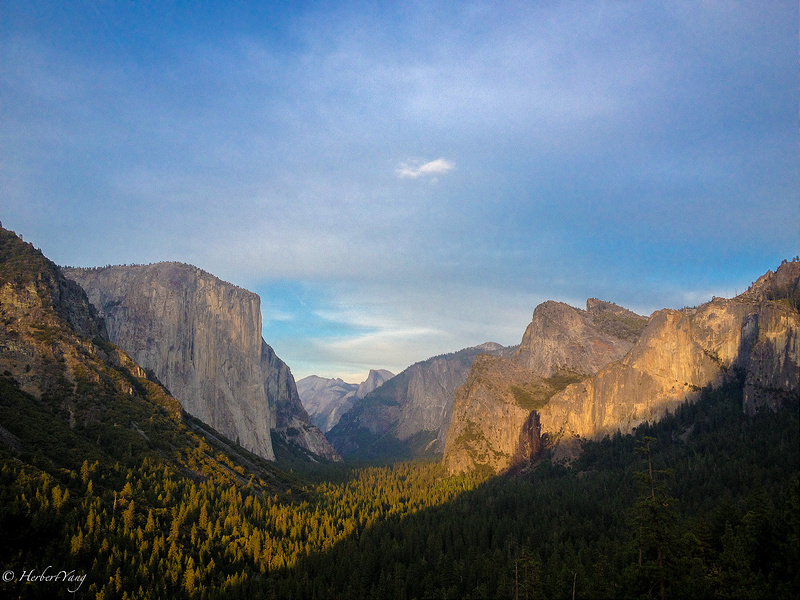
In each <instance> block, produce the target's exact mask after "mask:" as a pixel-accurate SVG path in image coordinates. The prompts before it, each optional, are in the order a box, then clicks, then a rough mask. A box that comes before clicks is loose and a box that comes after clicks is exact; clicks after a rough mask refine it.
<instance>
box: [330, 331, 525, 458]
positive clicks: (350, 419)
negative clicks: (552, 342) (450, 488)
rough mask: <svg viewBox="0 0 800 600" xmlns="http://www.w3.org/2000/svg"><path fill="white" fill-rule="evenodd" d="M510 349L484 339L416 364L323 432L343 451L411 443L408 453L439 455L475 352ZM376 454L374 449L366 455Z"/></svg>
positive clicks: (381, 449) (380, 450)
mask: <svg viewBox="0 0 800 600" xmlns="http://www.w3.org/2000/svg"><path fill="white" fill-rule="evenodd" d="M514 351H515V348H511V349H509V348H505V347H504V346H501V345H500V344H496V343H493V342H489V343H486V344H482V345H480V346H474V347H472V348H466V349H464V350H460V351H459V352H454V353H451V354H444V355H441V356H435V357H433V358H429V359H428V360H425V361H422V362H419V363H416V364H414V365H412V366H410V367H409V368H407V369H405V370H404V371H403V372H402V373H400V374H399V375H397V376H395V377H393V378H392V379H390V380H389V381H387V382H386V383H384V384H383V385H382V386H380V387H379V388H377V389H376V390H375V391H373V392H371V393H369V394H367V395H366V396H365V397H364V398H363V399H362V400H361V401H359V402H356V403H355V404H354V406H353V408H351V409H350V410H349V411H348V412H347V413H346V414H345V415H343V416H342V418H341V420H340V421H339V423H338V425H336V427H334V428H333V429H331V431H330V432H329V434H328V437H329V439H330V440H331V443H332V444H333V445H334V447H335V448H336V449H337V450H338V451H339V452H340V453H342V454H358V453H360V452H363V448H364V447H366V446H369V447H370V449H371V450H370V452H372V453H383V454H385V455H391V454H392V452H394V450H393V448H398V447H400V448H402V447H404V445H405V446H407V445H408V444H409V443H412V442H413V443H414V444H415V445H414V447H413V448H408V447H406V449H405V450H404V451H406V452H407V453H408V454H407V455H408V456H416V455H419V454H421V453H431V454H434V455H435V454H441V452H442V451H443V449H444V443H445V437H446V435H447V429H448V427H449V424H450V418H451V416H452V413H453V395H454V394H455V390H456V389H457V388H458V387H459V386H460V385H462V384H463V383H464V381H465V380H466V378H467V375H468V374H469V369H470V367H471V366H472V362H473V361H474V360H475V357H476V356H478V355H480V354H484V353H491V354H495V355H505V356H510V355H511V354H512V353H513V352H514ZM371 455H375V454H371Z"/></svg>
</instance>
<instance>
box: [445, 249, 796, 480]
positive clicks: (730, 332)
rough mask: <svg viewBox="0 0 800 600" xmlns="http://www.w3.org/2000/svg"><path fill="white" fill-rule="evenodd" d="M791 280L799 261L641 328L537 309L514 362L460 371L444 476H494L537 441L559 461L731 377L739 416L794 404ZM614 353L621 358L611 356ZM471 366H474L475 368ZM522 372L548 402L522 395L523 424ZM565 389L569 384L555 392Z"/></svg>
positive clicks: (601, 316)
mask: <svg viewBox="0 0 800 600" xmlns="http://www.w3.org/2000/svg"><path fill="white" fill-rule="evenodd" d="M798 280H800V262H797V261H795V262H791V263H787V262H784V263H783V264H782V265H781V266H780V268H779V269H778V270H777V272H775V273H772V272H770V273H767V274H766V275H765V276H763V277H762V278H760V279H759V280H758V281H757V282H756V283H755V284H754V285H753V286H752V287H751V288H750V290H748V291H747V292H745V293H744V294H742V295H740V296H737V297H736V298H733V299H730V300H726V299H723V298H714V299H713V300H711V301H710V302H708V303H706V304H703V305H701V306H699V307H696V308H691V309H684V310H680V311H678V310H661V311H657V312H655V313H653V315H651V317H650V319H649V321H647V323H646V326H645V327H644V328H642V327H641V324H642V322H643V320H642V318H641V317H638V316H637V315H634V314H633V313H630V311H625V309H620V308H619V307H614V306H613V305H609V304H608V303H601V302H600V301H597V300H589V301H588V302H587V311H585V313H583V314H582V311H577V309H571V310H570V309H569V308H564V306H559V305H558V303H545V304H544V305H542V306H540V307H537V309H536V311H534V320H533V321H534V322H532V323H531V325H530V326H529V327H528V330H527V331H526V333H525V337H524V338H523V343H522V344H521V346H520V351H519V353H518V354H517V355H516V356H515V357H514V360H513V361H506V362H499V363H497V364H496V365H494V366H493V368H492V369H491V370H486V369H484V372H483V373H479V372H476V373H475V374H472V373H471V374H470V378H469V380H468V385H465V386H464V387H463V388H462V389H460V390H459V392H458V393H457V394H456V403H455V407H454V413H453V422H452V424H451V433H448V444H447V449H446V451H445V456H444V462H445V464H446V465H447V467H448V469H449V470H450V471H453V472H458V471H463V470H467V469H470V468H474V467H475V466H479V465H487V466H489V467H490V468H492V469H493V470H495V471H500V470H504V469H507V468H508V467H510V466H511V465H512V463H513V461H514V460H515V459H517V460H524V459H525V458H526V456H528V457H529V456H530V453H531V452H534V451H535V450H536V449H537V447H540V446H541V445H542V444H544V443H547V444H549V445H550V446H551V448H553V450H554V456H555V458H556V459H559V460H568V459H569V458H571V456H573V455H574V452H576V451H577V450H579V446H580V444H579V441H580V440H581V439H587V438H594V439H597V438H601V437H603V436H604V435H606V434H610V433H614V432H616V431H621V432H623V433H627V432H630V431H631V430H632V429H633V428H634V427H636V426H637V425H639V424H641V423H643V422H645V421H654V420H657V419H659V418H661V417H662V416H663V415H664V414H665V413H666V412H667V411H670V410H673V409H674V408H675V407H676V406H678V405H679V404H680V403H682V402H684V401H687V400H689V401H691V400H693V399H694V398H696V397H697V396H698V394H699V392H700V390H701V388H703V387H705V386H714V385H717V384H719V383H720V382H722V381H723V380H724V379H725V378H727V377H731V376H733V375H734V374H737V373H738V374H742V375H743V376H744V378H745V379H744V381H745V386H744V397H743V399H742V403H743V409H744V410H746V411H749V412H753V411H755V410H757V409H758V407H760V406H767V407H772V408H774V407H776V406H778V405H780V404H781V403H782V402H783V401H784V400H785V399H786V398H788V397H796V396H797V394H798V389H799V387H800V386H799V385H798V378H800V353H799V352H798V331H799V330H800V313H799V312H798V310H799V309H800V292H798ZM537 321H538V322H537ZM608 335H611V338H612V339H609V338H608V337H607V336H608ZM634 341H635V343H634ZM626 345H627V348H629V349H628V350H627V352H624V356H619V353H620V352H623V351H624V349H625V347H626ZM615 354H616V355H617V358H614V356H615ZM603 361H606V362H605V364H603ZM512 362H513V365H512V364H511V363H512ZM479 366H481V367H483V366H484V365H482V364H479V363H478V362H476V367H479ZM476 367H473V370H475V368H476ZM520 367H522V368H523V371H519V370H518V368H520ZM559 369H560V372H559ZM592 369H594V370H595V372H594V374H592V375H591V376H590V377H585V378H583V379H582V380H581V381H574V382H568V377H569V376H575V377H576V378H579V376H580V374H581V373H587V372H590V371H591V370H592ZM526 374H527V375H530V376H533V377H535V378H538V379H533V380H531V381H535V382H537V383H536V384H535V385H540V386H541V385H544V384H549V385H550V389H552V390H554V393H552V394H550V396H549V397H546V396H547V394H546V393H545V394H540V395H539V396H537V393H536V392H535V391H532V396H531V397H534V396H536V397H538V398H539V400H538V401H537V402H538V403H539V405H538V406H536V407H534V406H533V405H532V404H529V405H528V406H527V408H529V409H530V410H529V411H528V415H527V417H526V419H523V416H522V414H521V413H520V411H519V410H517V409H515V408H513V406H512V404H513V403H512V399H513V394H511V393H509V391H510V390H513V389H518V388H523V387H524V385H521V384H520V382H523V383H524V381H525V375H526ZM486 379H488V381H485V380H486ZM559 379H560V381H559ZM565 382H568V383H570V384H569V385H566V386H564V385H561V384H563V383H565ZM527 385H529V386H530V385H533V384H531V383H528V384H527ZM535 385H534V387H535ZM509 386H510V387H509ZM559 388H561V389H560V391H559ZM501 412H502V413H503V414H507V417H506V419H507V420H506V421H505V423H504V427H507V429H508V431H495V429H497V427H496V425H494V424H493V423H490V421H491V419H493V418H500V413H501ZM534 414H535V416H534ZM475 415H478V416H477V417H476V416H475ZM464 423H472V424H474V425H472V427H473V429H475V431H474V432H472V434H471V435H470V436H466V437H465V436H464V433H463V431H465V429H464V427H465V426H464ZM476 428H477V429H476ZM537 430H538V433H539V436H540V437H539V441H538V443H537V442H536V439H535V438H536V432H537ZM451 437H452V439H451ZM476 439H478V440H479V442H475V440H476ZM459 440H460V443H459ZM467 441H471V442H470V443H469V444H467V443H465V442H467ZM481 444H483V446H481ZM515 444H516V447H515ZM470 448H473V451H472V452H471V453H470ZM481 448H483V449H481ZM476 457H477V458H476Z"/></svg>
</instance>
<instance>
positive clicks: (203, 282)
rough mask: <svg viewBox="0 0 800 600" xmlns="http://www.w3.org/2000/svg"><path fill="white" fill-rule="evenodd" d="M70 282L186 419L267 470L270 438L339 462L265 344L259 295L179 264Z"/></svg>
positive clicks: (94, 272)
mask: <svg viewBox="0 0 800 600" xmlns="http://www.w3.org/2000/svg"><path fill="white" fill-rule="evenodd" d="M64 272H65V274H66V276H67V277H69V278H71V279H73V280H75V281H76V282H77V283H78V284H80V285H81V286H82V287H83V288H84V289H85V290H86V292H87V295H88V297H89V299H90V301H91V302H92V304H93V305H94V306H96V307H97V310H98V313H99V314H100V315H101V316H102V317H103V318H104V320H105V322H106V326H107V328H108V333H109V336H110V339H111V340H112V341H113V342H114V343H116V344H118V345H119V346H121V347H122V348H124V349H126V350H128V351H129V352H130V353H131V355H132V356H133V357H134V358H135V359H136V360H137V361H138V362H139V363H140V364H142V365H143V366H144V367H145V368H147V369H150V370H152V371H153V372H154V373H155V375H156V376H157V377H158V379H159V380H160V381H162V382H163V383H164V384H165V385H166V386H167V387H168V388H169V389H170V390H171V391H172V393H173V394H175V396H176V397H177V398H178V399H179V400H180V401H181V402H182V404H183V406H184V407H185V408H186V410H187V412H189V413H190V414H192V415H194V416H196V417H198V418H199V419H200V420H202V421H204V422H206V423H208V424H209V425H211V426H212V427H214V428H215V429H217V430H218V431H220V432H222V433H223V434H224V435H226V436H227V437H229V438H230V439H233V440H237V441H239V443H241V444H242V446H244V447H245V448H247V449H248V450H251V451H253V452H255V453H256V454H258V455H260V456H262V457H264V458H266V459H268V460H274V459H275V453H274V450H273V447H272V435H273V433H272V432H275V433H276V434H278V435H281V436H283V437H284V438H285V439H286V441H288V442H291V443H296V444H298V445H299V446H301V447H302V448H305V449H306V450H308V451H311V452H313V453H314V454H317V455H319V456H322V457H323V458H329V459H333V460H337V459H338V455H337V454H336V452H335V451H334V450H333V448H332V447H330V445H329V444H328V443H327V440H325V438H324V436H323V435H322V433H321V432H320V431H319V430H317V428H316V427H315V426H313V425H312V424H311V422H310V419H309V417H308V415H307V413H306V412H305V409H303V407H302V404H301V402H300V399H299V396H298V395H297V390H296V387H295V382H294V378H293V377H292V375H291V371H290V369H289V367H288V366H287V365H286V364H285V363H284V362H283V361H281V360H280V358H278V357H277V355H276V354H275V352H274V351H273V349H272V348H271V347H270V346H269V345H268V344H267V343H266V342H265V341H264V339H263V338H262V336H261V310H260V298H259V296H258V295H257V294H255V293H253V292H250V291H248V290H245V289H243V288H241V287H239V286H234V285H232V284H229V283H227V282H224V281H222V280H221V279H219V278H218V277H216V276H214V275H212V274H210V273H207V272H206V271H203V270H202V269H199V268H197V267H195V266H193V265H188V264H185V263H178V262H163V263H154V264H151V265H133V266H108V267H101V268H94V269H77V268H67V269H64Z"/></svg>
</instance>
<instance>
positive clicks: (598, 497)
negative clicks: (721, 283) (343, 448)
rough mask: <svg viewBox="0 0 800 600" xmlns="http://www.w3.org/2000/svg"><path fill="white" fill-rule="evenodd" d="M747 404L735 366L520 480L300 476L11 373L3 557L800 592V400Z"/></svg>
mask: <svg viewBox="0 0 800 600" xmlns="http://www.w3.org/2000/svg"><path fill="white" fill-rule="evenodd" d="M139 383H140V385H142V386H147V385H149V382H147V381H146V380H139ZM87 386H88V384H87ZM86 389H87V390H89V391H90V390H91V389H94V388H92V387H91V386H88V387H87V388H86ZM95 391H97V390H95ZM87 393H88V392H87ZM98 393H99V392H98ZM741 397H742V396H741V382H738V381H734V382H731V383H730V384H728V385H727V386H725V387H722V388H720V389H717V390H710V389H706V390H704V391H703V392H702V397H701V399H700V400H699V401H698V402H697V403H696V404H693V405H684V406H682V407H680V408H679V409H678V410H677V411H676V412H675V414H673V415H670V416H669V417H667V418H665V419H664V420H663V421H661V422H659V423H657V424H655V425H650V426H645V427H641V428H640V429H639V431H637V433H636V434H635V435H631V436H621V435H617V436H614V437H613V438H607V439H605V440H603V441H601V442H596V443H595V442H593V443H587V444H586V445H585V448H584V453H583V455H582V456H581V458H580V459H579V460H578V461H576V463H575V464H573V466H572V467H570V468H567V467H564V466H559V465H554V464H551V463H550V462H549V461H547V460H544V461H542V462H541V463H539V464H538V466H537V467H536V468H535V469H533V470H532V471H531V472H529V473H527V474H525V475H523V476H519V477H497V478H491V479H488V478H487V477H486V476H485V475H481V474H472V475H469V476H462V477H446V476H445V474H444V473H443V472H442V470H441V467H440V466H439V465H437V464H434V463H397V464H394V465H392V466H389V467H362V468H353V467H352V466H351V465H342V464H338V465H334V464H328V465H319V466H317V467H314V466H313V465H309V464H308V463H304V465H305V466H304V467H303V470H300V469H299V468H298V469H295V474H294V475H287V474H282V473H281V472H279V471H277V470H276V469H274V467H271V466H269V465H266V464H265V463H264V462H263V461H261V460H260V459H258V457H255V456H253V455H250V454H249V453H246V452H245V451H243V450H241V449H237V448H235V445H234V444H233V443H232V442H231V443H229V442H225V441H224V440H223V438H221V436H219V434H218V433H217V432H213V431H211V430H209V429H208V428H207V426H205V425H203V424H202V423H200V422H199V421H196V420H194V419H191V418H188V417H184V421H183V422H182V423H181V424H179V425H176V422H175V420H174V418H172V417H171V416H170V415H169V414H168V413H167V411H166V410H164V409H161V408H158V407H156V412H153V410H152V409H153V405H152V404H148V403H146V402H145V401H144V400H143V399H142V398H140V397H139V395H138V393H137V392H136V391H134V394H133V395H131V396H128V397H121V396H115V397H113V398H109V399H108V402H110V403H111V406H108V407H106V410H107V411H108V412H107V413H105V415H106V416H104V417H103V418H102V419H99V420H98V421H97V422H96V423H94V424H91V425H86V424H84V425H80V424H78V425H76V426H75V427H72V428H71V427H69V425H68V422H67V421H66V420H64V418H63V415H59V414H58V410H57V409H53V408H50V406H57V405H50V404H47V403H43V402H41V401H38V400H36V399H35V398H33V397H31V396H29V395H27V394H24V393H22V392H21V391H20V390H19V389H18V388H17V387H16V386H15V385H14V382H13V380H12V378H11V377H8V376H4V377H2V378H0V404H1V405H0V421H1V422H2V425H3V427H4V430H3V431H0V435H1V436H2V437H1V438H0V536H2V539H3V543H2V544H0V570H2V571H6V570H11V571H14V572H16V573H21V572H22V570H24V569H32V568H36V569H43V568H44V567H46V566H47V565H54V566H56V568H58V569H67V570H70V569H75V570H76V572H77V573H79V574H86V580H85V581H84V583H83V584H82V586H81V588H80V591H79V594H80V597H86V598H110V597H117V598H120V597H123V594H127V597H129V598H289V597H292V598H314V597H316V598H409V599H410V598H415V597H416V598H431V597H437V598H438V597H441V598H444V597H448V598H497V597H504V598H529V599H540V598H562V597H567V598H569V597H572V593H573V589H574V594H575V598H611V597H620V598H628V597H631V598H641V597H659V596H660V589H661V582H662V581H663V582H664V594H665V597H672V598H692V597H694V598H698V597H699V598H707V597H719V598H726V597H728V598H730V597H733V598H742V597H755V598H793V597H796V596H797V595H798V592H800V580H798V572H799V571H800V569H798V567H799V566H800V565H799V563H800V559H799V557H798V554H799V552H798V547H800V544H798V529H800V483H799V481H800V480H799V479H798V471H799V470H800V464H798V463H800V459H799V458H798V403H797V402H796V401H794V402H791V403H788V404H787V405H786V406H784V407H783V408H782V409H781V410H780V411H779V412H778V413H772V412H763V413H757V414H756V415H754V416H748V415H746V414H744V413H743V412H742V409H741ZM148 406H149V407H150V409H147V407H148ZM147 410H149V411H150V412H147ZM159 411H161V412H159ZM140 431H141V433H140ZM143 434H144V435H143ZM651 438H654V439H655V440H657V441H655V442H653V441H652V440H651ZM214 440H216V441H214ZM648 441H649V448H647V446H648ZM418 442H419V443H420V444H422V443H423V442H424V440H419V441H418ZM637 447H639V448H641V447H644V448H645V449H647V450H648V452H646V453H645V454H641V453H637V451H636V450H637ZM298 464H299V463H298ZM651 464H652V469H651ZM637 474H638V475H637ZM668 474H670V475H669V476H667V475H668ZM297 476H302V477H303V478H304V479H305V481H306V483H303V482H302V481H301V480H300V479H298V477H297ZM659 549H660V554H661V562H660V564H659ZM640 556H641V560H640ZM0 589H2V590H3V592H4V594H7V595H10V596H18V595H22V596H24V597H42V598H59V597H64V598H67V597H77V596H72V595H71V594H70V593H69V592H68V590H67V587H66V586H62V585H54V584H44V583H39V584H35V585H34V584H21V583H14V582H9V583H0Z"/></svg>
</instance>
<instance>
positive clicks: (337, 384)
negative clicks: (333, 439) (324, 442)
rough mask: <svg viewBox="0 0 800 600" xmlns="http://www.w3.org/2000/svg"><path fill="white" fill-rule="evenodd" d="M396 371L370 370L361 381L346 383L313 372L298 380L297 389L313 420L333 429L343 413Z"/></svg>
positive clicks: (327, 428) (327, 429)
mask: <svg viewBox="0 0 800 600" xmlns="http://www.w3.org/2000/svg"><path fill="white" fill-rule="evenodd" d="M392 377H394V374H393V373H391V372H390V371H387V370H385V369H370V372H369V375H368V376H367V378H366V379H365V380H364V381H362V382H361V383H360V384H356V383H345V382H344V381H342V380H341V379H338V378H334V379H328V378H325V377H318V376H316V375H310V376H308V377H304V378H303V379H300V380H298V381H297V391H298V393H299V394H300V400H301V401H302V403H303V406H304V407H305V409H306V411H308V414H309V416H310V417H311V420H312V422H313V423H314V424H315V425H316V426H317V427H319V428H320V429H321V430H322V431H323V432H325V433H327V432H328V431H330V430H331V429H332V428H333V427H334V426H335V425H336V424H337V423H338V422H339V419H341V417H342V415H343V414H344V413H346V412H347V411H348V410H350V409H351V408H352V407H353V404H354V403H355V401H356V400H358V399H360V398H363V397H364V396H366V395H367V394H369V393H370V392H372V391H373V390H375V389H376V388H378V387H380V386H381V385H383V384H384V383H385V382H386V381H388V380H389V379H391V378H392Z"/></svg>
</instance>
